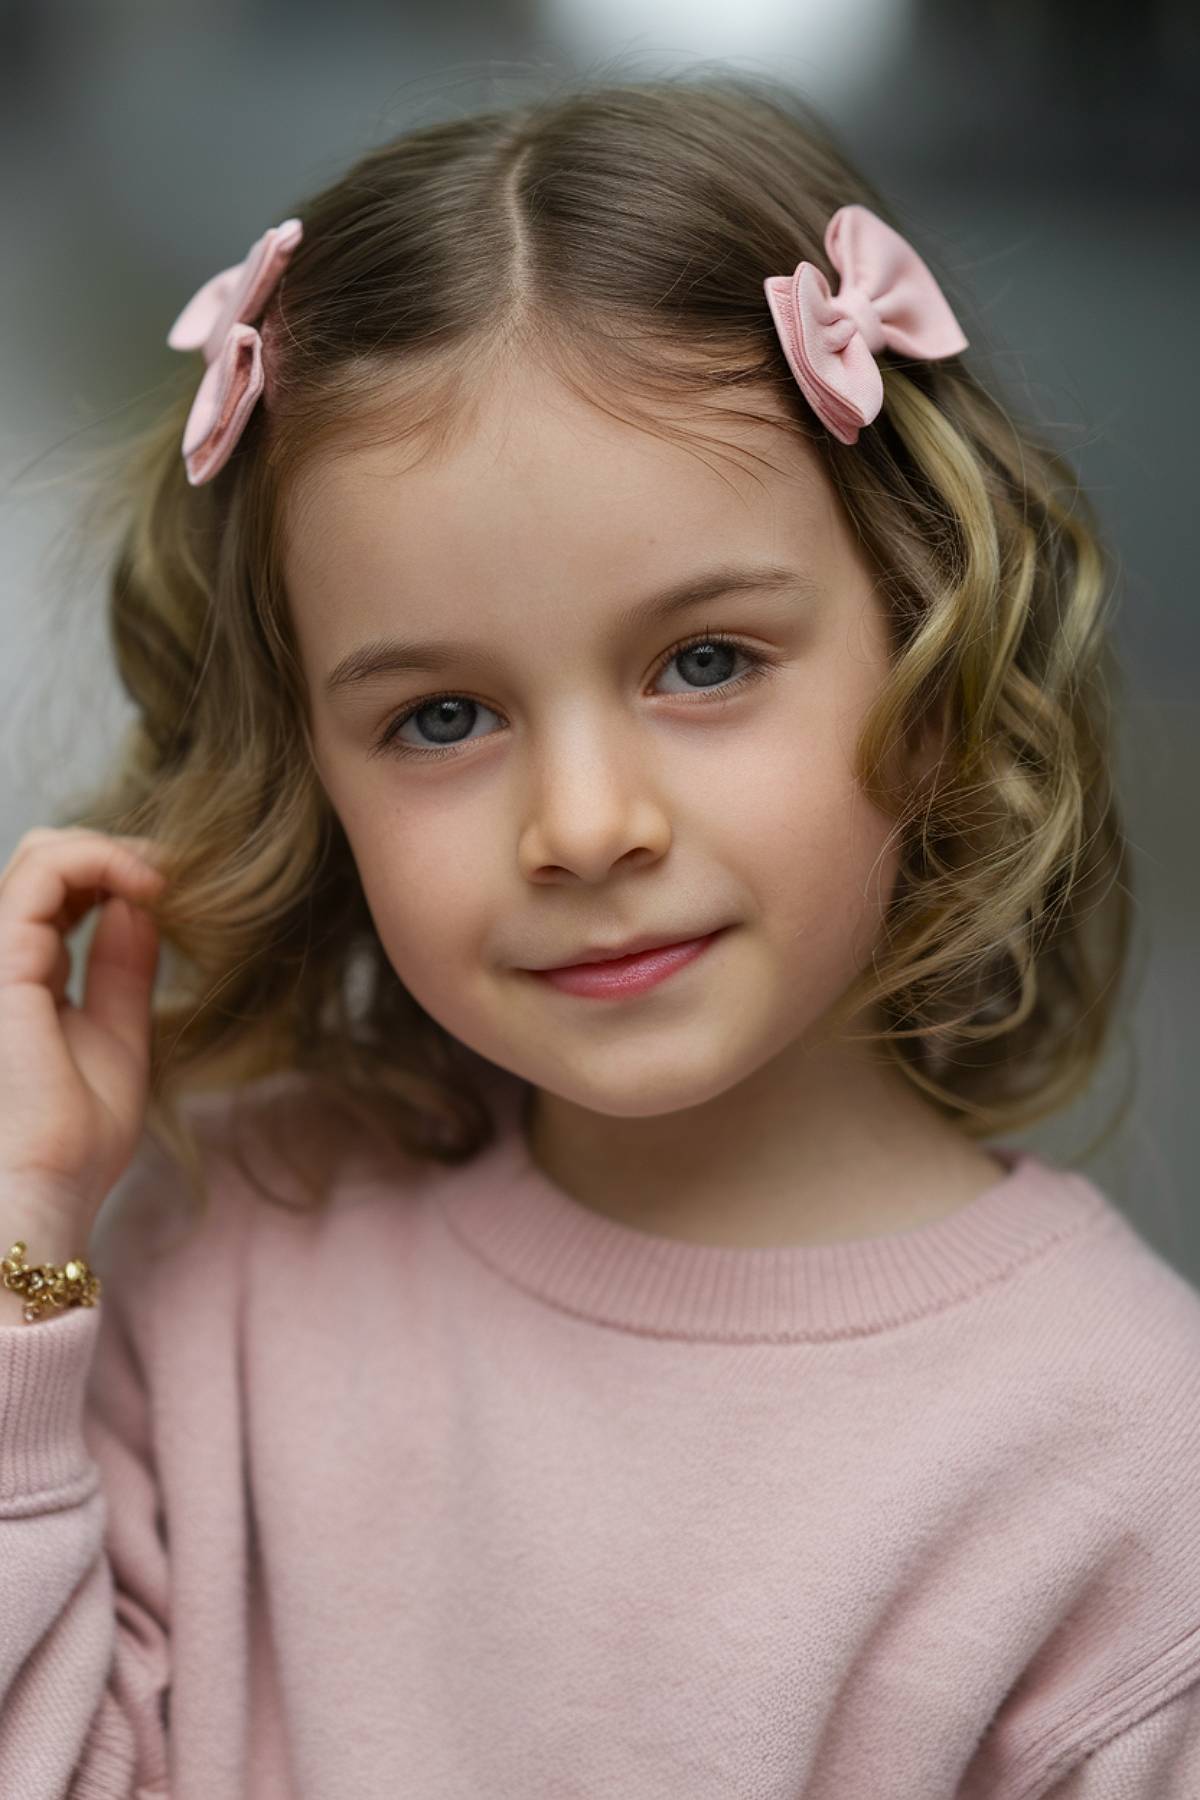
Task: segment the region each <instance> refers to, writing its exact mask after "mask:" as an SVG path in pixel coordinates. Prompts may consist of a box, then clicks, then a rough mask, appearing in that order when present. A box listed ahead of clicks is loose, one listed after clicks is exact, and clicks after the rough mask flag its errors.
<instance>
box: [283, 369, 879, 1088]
mask: <svg viewBox="0 0 1200 1800" xmlns="http://www.w3.org/2000/svg"><path fill="white" fill-rule="evenodd" d="M722 423H723V427H724V429H723V436H724V437H725V438H726V440H727V441H733V442H735V443H738V444H740V445H742V446H748V447H752V448H755V449H757V450H758V451H759V452H760V453H761V454H762V455H763V456H765V457H768V458H770V461H771V464H772V466H771V467H762V466H760V465H752V464H750V463H749V462H746V463H742V462H739V463H738V465H737V466H736V467H733V466H731V465H730V463H729V460H728V458H727V457H726V456H721V457H718V456H717V455H716V454H715V453H709V452H706V453H705V459H704V460H701V458H700V457H699V456H697V455H696V454H694V453H692V452H690V451H688V450H687V449H684V448H682V447H675V446H674V445H672V444H669V443H667V442H665V441H663V440H660V439H657V438H653V437H650V436H648V435H646V434H645V433H643V432H641V431H639V430H637V429H636V428H634V427H633V426H630V425H626V424H624V423H622V422H620V421H618V420H615V419H613V418H611V417H609V416H608V415H606V414H602V413H600V412H599V411H596V410H593V409H591V408H588V407H586V406H585V405H584V404H583V403H582V402H580V401H578V400H576V399H574V398H573V397H572V396H571V395H569V394H568V393H567V392H566V391H565V390H563V389H562V388H560V387H559V386H558V385H557V384H552V383H551V381H550V378H549V377H537V376H533V375H529V374H524V375H523V376H522V378H521V380H520V382H519V383H514V384H513V385H512V386H510V387H508V388H506V389H504V390H502V391H500V390H498V391H496V393H495V394H494V397H493V398H491V399H490V400H489V404H488V407H487V409H486V411H485V412H484V413H483V414H482V415H481V419H480V424H479V429H478V431H477V433H476V435H475V436H474V437H473V438H472V439H471V441H470V442H469V444H468V446H467V447H466V448H464V449H461V450H456V451H455V452H454V453H453V455H452V456H450V457H448V458H446V459H445V460H443V461H441V462H439V463H437V464H424V465H422V466H419V467H414V468H413V469H412V470H411V472H406V470H405V467H404V464H403V461H402V459H401V453H399V452H397V451H395V450H391V449H371V450H365V451H362V452H357V453H355V454H353V455H350V456H347V457H345V458H343V459H341V460H337V461H332V462H330V463H328V464H327V465H324V466H322V467H320V468H318V469H317V470H316V471H315V472H314V476H313V478H312V480H311V482H310V483H309V484H308V485H306V488H305V492H304V496H303V499H302V501H301V502H300V504H298V505H297V506H296V507H295V509H294V512H293V515H292V517H291V518H290V520H289V530H290V535H289V547H288V554H287V568H286V575H287V581H288V588H289V594H290V598H291V602H292V606H293V610H294V619H295V627H296V632H297V636H298V640H299V646H300V652H301V656H302V659H303V663H304V667H305V671H306V674H307V678H308V682H309V686H310V690H311V694H312V710H313V730H314V745H315V749H316V754H317V761H318V771H319V774H320V777H321V780H322V782H323V784H324V786H325V789H326V792H327V793H328V796H329V799H330V801H331V803H332V805H333V806H334V808H335V809H336V811H337V814H338V816H339V817H340V819H341V822H342V825H343V827H344V829H345V831H346V835H347V838H348V840H349V843H350V845H351V848H352V851H353V854H354V857H355V860H356V862H357V866H358V870H359V874H360V876H361V879H362V883H363V888H364V890H365V894H366V899H367V903H368V905H369V908H370V911H371V915H372V918H373V919H374V922H375V926H376V928H377V930H378V933H379V937H380V939H381V941H382V943H383V946H384V949H385V951H386V953H387V955H388V957H389V959H390V961H391V963H392V965H393V967H394V968H395V970H396V973H397V974H398V975H399V977H400V979H401V980H402V981H403V982H404V984H405V985H406V987H408V989H409V990H410V991H411V992H412V994H413V995H414V996H415V997H416V999H417V1000H418V1001H419V1002H420V1004H421V1005H422V1006H423V1007H424V1008H425V1009H426V1011H427V1012H429V1013H430V1014H432V1016H433V1017H434V1018H435V1019H437V1020H438V1021H439V1022H440V1023H441V1024H442V1025H443V1026H444V1027H445V1028H446V1029H447V1030H448V1031H449V1032H451V1033H452V1034H453V1035H454V1036H455V1037H456V1038H458V1039H460V1040H461V1041H462V1042H463V1043H465V1044H467V1045H469V1046H470V1048H472V1049H473V1050H475V1051H477V1052H478V1053H479V1054H480V1055H482V1056H484V1057H485V1058H487V1059H488V1060H489V1061H491V1062H493V1063H497V1064H499V1065H500V1066H501V1067H503V1068H506V1069H509V1070H511V1071H513V1072H514V1073H516V1074H517V1075H519V1076H521V1077H523V1078H525V1079H527V1080H529V1081H531V1082H533V1083H534V1084H535V1085H536V1086H537V1087H539V1088H542V1089H545V1090H547V1091H548V1092H550V1093H552V1094H556V1095H559V1096H561V1097H562V1098H563V1099H564V1100H567V1101H569V1102H573V1103H575V1104H577V1105H580V1106H583V1107H585V1108H588V1109H589V1110H591V1111H593V1112H597V1113H604V1114H609V1115H613V1116H624V1117H630V1118H632V1117H635V1116H645V1115H650V1114H661V1113H667V1112H672V1111H675V1110H676V1109H679V1108H683V1107H690V1106H694V1105H697V1104H699V1103H701V1102H703V1101H705V1100H709V1099H712V1098H714V1097H715V1096H717V1095H719V1094H721V1093H723V1092H725V1091H726V1090H729V1089H731V1088H733V1087H734V1086H735V1085H736V1084H738V1083H740V1082H742V1081H744V1080H746V1079H747V1077H749V1076H751V1075H753V1074H754V1073H755V1072H756V1071H760V1070H765V1069H766V1065H768V1064H769V1063H770V1062H771V1061H772V1060H773V1059H777V1058H780V1057H781V1056H782V1055H783V1053H784V1052H787V1051H789V1050H792V1049H799V1050H803V1048H804V1047H805V1046H806V1045H807V1044H808V1043H809V1042H810V1041H816V1039H817V1038H818V1036H819V1033H818V1030H817V1028H818V1025H819V1022H820V1020H821V1018H822V1015H823V1014H824V1013H825V1011H826V1009H827V1008H828V1007H829V1006H830V1005H831V1004H832V1003H833V1001H834V1000H836V998H837V997H838V996H839V995H840V994H841V992H842V991H843V989H844V988H845V987H846V986H847V984H848V983H849V982H850V980H851V979H852V977H853V976H854V975H855V974H856V973H857V972H858V970H859V969H860V968H861V967H862V966H863V965H864V963H866V962H868V961H869V958H870V954H871V949H872V945H873V943H874V941H875V939H876V936H877V933H878V928H879V923H880V919H881V917H882V914H883V912H884V909H885V908H886V905H887V901H888V897H889V895H890V893H891V890H892V885H893V881H894V878H895V873H896V846H895V844H894V842H893V840H892V835H891V824H890V821H889V820H888V819H887V818H886V817H884V816H882V815H880V814H879V813H877V812H876V811H875V810H874V809H873V808H872V807H871V806H870V805H868V803H867V801H866V800H865V798H864V797H863V796H862V794H861V793H860V792H859V791H858V790H857V788H856V785H855V782H854V779H853V776H852V773H851V758H852V754H853V750H854V745H855V741H856V738H857V735H858V730H859V725H860V722H861V720H862V719H863V717H864V714H865V713H866V711H867V709H868V707H869V705H870V703H871V700H872V698H873V696H874V695H875V694H876V692H877V690H878V688H879V685H880V683H881V682H882V680H883V679H884V676H885V674H886V671H887V666H888V651H887V631H886V623H885V617H884V613H883V610H882V606H881V604H880V601H879V598H878V596H877V595H876V593H875V591H874V589H873V585H872V574H871V570H870V567H869V565H868V563H867V561H866V559H865V556H864V554H863V553H862V552H861V549H860V547H859V545H858V543H857V541H856V539H855V538H854V536H853V533H852V531H851V529H850V527H849V526H848V524H847V522H846V520H845V517H844V515H843V513H842V510H841V508H840V506H839V504H838V502H837V500H836V498H835V496H834V493H833V490H832V488H831V487H830V486H829V484H828V481H827V479H826V477H825V476H824V473H823V471H822V470H821V468H820V465H819V463H818V461H817V458H816V456H815V454H814V453H813V452H812V451H811V450H810V449H809V448H808V447H807V446H806V445H803V444H801V443H794V444H786V445H785V444H783V443H782V441H781V440H780V438H779V437H778V435H777V434H775V433H773V432H771V431H770V430H769V428H767V427H765V426H759V425H746V424H744V423H741V422H738V421H733V420H731V421H729V424H728V426H727V427H725V422H724V421H723V422H722ZM716 441H717V440H714V443H716ZM410 460H411V459H410ZM752 469H753V471H754V472H753V473H751V470H752ZM756 571H757V572H758V573H757V575H756V573H755V572H756ZM688 585H694V586H695V587H696V588H697V589H700V588H701V587H703V588H704V589H705V590H706V591H705V594H704V597H703V598H702V599H697V600H695V601H694V602H693V603H691V604H687V605H683V604H681V603H677V604H676V605H674V606H673V607H671V608H670V609H669V610H668V608H667V605H666V600H665V598H664V596H666V595H667V593H668V592H669V591H675V592H676V594H678V591H679V590H681V589H682V588H684V587H685V586H688ZM722 590H724V591H722ZM717 633H719V634H723V636H724V637H725V638H727V639H728V642H725V643H719V644H717V645H715V646H714V645H713V644H712V641H711V637H710V634H717ZM431 640H436V645H437V648H436V651H435V650H434V649H433V648H432V647H431ZM385 641H390V643H391V645H392V648H391V649H390V650H388V651H387V653H386V654H384V653H383V646H384V644H385ZM706 645H708V647H707V648H706V647H705V646H706ZM423 647H424V648H423ZM339 671H340V675H339ZM406 715H407V716H406ZM385 738H386V739H387V741H386V742H385V741H384V740H385ZM439 752H440V753H439ZM719 926H722V927H727V929H726V930H724V931H723V933H722V935H721V936H720V937H719V938H718V939H717V940H716V942H715V943H714V944H713V945H712V946H711V947H710V948H709V950H708V951H707V952H706V954H705V955H704V956H702V957H701V958H700V959H699V960H698V961H696V962H694V963H693V964H691V965H690V966H689V967H687V968H685V969H683V970H681V971H680V972H678V973H676V974H674V975H673V976H671V977H670V978H669V979H668V980H666V981H664V982H662V983H661V984H659V985H658V986H657V987H653V988H651V989H649V990H648V991H646V992H644V993H642V994H640V995H638V996H636V997H633V998H628V999H622V1000H611V999H608V1000H597V999H594V998H584V997H579V996H576V995H572V994H567V993H563V992H561V991H559V990H558V989H556V988H555V987H554V986H553V985H551V984H550V983H549V982H547V981H546V980H545V979H544V978H543V977H540V976H538V975H536V974H533V973H531V972H530V970H531V969H532V968H534V967H537V966H539V965H540V966H542V967H543V968H544V967H546V966H549V965H559V964H563V963H570V962H574V961H579V960H580V959H581V958H582V957H583V955H584V953H585V952H586V951H587V950H588V949H589V948H590V947H592V946H595V945H600V944H604V945H610V944H616V943H624V942H626V941H628V940H630V939H633V938H639V937H643V936H648V935H653V936H654V937H656V938H658V939H686V938H693V937H697V936H700V935H702V934H704V933H707V932H710V931H712V930H713V929H714V928H716V927H719Z"/></svg>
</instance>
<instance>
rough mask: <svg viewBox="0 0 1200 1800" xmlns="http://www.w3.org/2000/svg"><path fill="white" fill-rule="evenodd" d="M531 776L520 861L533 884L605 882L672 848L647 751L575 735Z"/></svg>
mask: <svg viewBox="0 0 1200 1800" xmlns="http://www.w3.org/2000/svg"><path fill="white" fill-rule="evenodd" d="M570 735H571V742H570V744H569V745H567V744H565V743H562V742H561V741H560V743H559V745H558V747H557V750H553V749H550V748H547V751H546V753H545V755H544V756H543V758H542V760H541V761H540V763H539V764H538V766H537V768H536V770H535V771H534V774H533V778H532V781H531V784H530V798H529V801H528V805H527V810H526V813H525V818H524V822H523V824H522V827H521V831H520V836H519V844H518V860H519V862H520V866H521V872H522V874H523V875H524V876H525V877H526V878H527V879H528V880H530V881H553V880H556V879H560V878H561V877H563V876H574V877H575V878H576V879H577V880H579V881H586V882H589V883H598V882H603V881H605V880H606V879H607V878H608V876H609V875H610V873H611V871H612V870H613V868H614V867H615V866H616V865H617V864H618V863H621V862H629V863H630V864H631V865H633V864H640V863H643V862H655V861H657V860H658V858H659V857H661V856H662V855H664V854H665V852H666V850H667V848H668V846H669V845H670V842H671V822H670V816H669V811H668V807H667V805H666V802H665V798H664V797H663V796H662V795H661V794H659V793H658V792H656V787H655V781H654V776H653V773H652V771H651V770H650V769H649V768H648V766H647V762H646V758H645V755H644V746H639V745H637V744H636V743H633V742H629V743H619V742H614V741H613V733H612V732H611V731H610V732H609V733H608V735H607V737H605V738H604V739H601V738H600V736H599V734H598V733H597V732H589V733H588V737H587V742H586V744H585V742H584V741H583V738H582V735H581V733H580V732H579V731H576V732H573V733H572V734H570Z"/></svg>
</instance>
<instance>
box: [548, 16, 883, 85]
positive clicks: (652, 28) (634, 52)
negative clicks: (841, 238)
mask: <svg viewBox="0 0 1200 1800" xmlns="http://www.w3.org/2000/svg"><path fill="white" fill-rule="evenodd" d="M541 22H542V23H543V24H544V26H545V29H546V30H547V31H548V32H549V33H551V34H553V36H554V37H555V38H556V39H558V40H559V41H561V42H564V43H566V44H568V45H569V47H570V48H571V50H572V51H573V52H575V54H576V55H584V56H588V57H597V56H612V55H619V56H622V57H626V56H628V57H632V58H633V59H634V60H636V62H637V65H638V68H637V71H636V74H642V73H653V72H654V68H655V67H657V68H660V69H663V70H665V69H670V68H675V67H678V66H679V64H680V63H681V62H682V61H685V60H690V59H691V58H692V57H697V56H698V57H722V58H726V59H728V60H729V61H731V62H732V63H734V64H735V65H736V64H739V63H743V62H745V63H747V65H750V64H752V63H753V62H756V61H762V62H764V63H765V64H766V67H767V68H768V69H769V70H770V71H771V72H772V73H777V74H779V75H780V77H781V78H782V79H784V80H787V79H788V78H789V76H790V77H791V78H793V79H795V80H796V81H797V82H798V84H799V85H800V86H801V87H803V88H804V89H805V90H806V91H807V92H809V93H810V94H812V95H813V97H815V98H819V99H820V100H821V101H822V103H828V102H829V101H830V100H837V99H839V98H843V97H846V96H848V95H849V94H851V93H852V92H853V91H854V89H855V88H857V87H858V86H860V85H861V84H864V83H866V82H868V81H869V80H870V78H871V77H872V76H873V74H874V73H875V71H876V69H877V67H879V66H880V65H882V64H885V63H887V62H890V61H891V60H892V58H893V56H894V54H895V53H896V51H897V49H898V48H899V45H900V44H901V42H902V41H903V39H904V38H905V37H906V35H907V34H908V32H909V30H910V28H911V0H737V3H736V4H731V3H730V0H542V21H541ZM646 65H652V66H651V67H649V68H647V66H646ZM748 72H750V73H753V68H752V67H748ZM618 78H620V77H618ZM634 78H636V75H635V77H634Z"/></svg>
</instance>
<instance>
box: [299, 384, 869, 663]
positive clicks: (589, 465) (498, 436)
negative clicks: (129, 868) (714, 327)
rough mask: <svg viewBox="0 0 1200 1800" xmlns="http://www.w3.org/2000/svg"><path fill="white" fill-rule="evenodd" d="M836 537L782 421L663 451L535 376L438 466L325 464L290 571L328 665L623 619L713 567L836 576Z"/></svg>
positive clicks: (729, 421)
mask: <svg viewBox="0 0 1200 1800" xmlns="http://www.w3.org/2000/svg"><path fill="white" fill-rule="evenodd" d="M764 410H767V405H766V403H764ZM680 430H682V432H683V434H684V435H683V440H682V441H677V439H676V438H675V437H674V436H673V435H672V432H673V431H680ZM836 529H837V523H836V519H835V517H834V499H833V494H832V489H831V488H830V486H829V483H828V479H827V477H826V476H825V475H824V472H823V470H822V469H821V467H820V463H819V459H818V457H817V455H816V452H815V451H814V450H813V449H812V448H811V446H808V445H806V444H804V443H803V441H802V440H799V439H798V438H796V437H795V436H794V435H793V436H791V437H787V436H785V434H784V433H783V432H781V431H780V430H779V429H777V428H776V427H775V426H774V425H773V424H772V423H769V422H768V423H763V422H761V421H758V420H746V419H743V418H740V417H738V416H737V415H735V414H733V413H732V412H730V411H728V410H727V409H724V408H722V409H720V410H719V411H717V410H714V412H713V413H712V415H711V416H708V417H706V418H705V419H704V420H703V421H696V420H694V419H692V418H689V419H688V420H687V421H686V422H684V421H674V420H667V421H665V431H664V433H663V435H659V434H658V433H657V432H656V431H652V430H648V429H646V427H645V426H644V425H642V424H638V423H632V422H630V420H629V419H628V418H625V417H622V416H620V415H619V414H618V415H614V413H613V412H609V411H606V410H604V409H603V408H602V407H601V406H599V405H596V404H592V403H589V402H587V401H585V400H583V399H581V398H580V397H579V396H578V395H576V394H575V393H573V392H572V391H571V390H570V389H568V388H566V387H564V386H563V385H562V384H560V383H558V382H556V381H554V380H553V379H552V378H550V377H537V376H533V375H530V376H527V377H525V378H523V379H522V380H520V381H515V380H514V381H510V382H507V383H505V384H502V385H500V386H499V387H497V388H496V389H495V390H493V391H492V392H490V393H489V394H488V395H487V397H486V398H485V399H484V400H482V401H481V402H480V403H479V404H478V405H477V406H476V407H475V408H474V409H473V411H472V413H471V417H470V428H469V429H463V430H459V431H458V432H456V434H455V436H454V438H453V439H452V440H451V441H450V442H449V444H448V445H446V446H444V447H442V448H440V449H439V450H438V452H437V453H436V454H430V453H428V452H427V451H424V450H422V448H421V447H419V446H414V445H412V444H403V443H401V444H370V445H365V446H362V447H350V448H347V449H344V450H342V451H341V452H340V453H338V454H336V455H333V456H330V457H329V458H328V459H327V460H324V461H314V462H313V464H312V465H310V467H309V469H308V470H307V471H306V472H305V476H304V478H303V481H302V484H301V485H300V487H299V488H298V489H297V490H296V494H295V497H294V499H293V502H292V504H291V506H290V507H289V510H288V514H287V524H286V531H285V569H284V573H285V579H286V584H287V589H288V595H289V600H290V602H291V606H292V610H293V614H294V619H295V624H296V629H297V632H298V634H299V636H300V638H301V642H302V645H305V644H306V645H307V647H308V648H309V649H310V650H311V652H312V654H313V655H314V656H317V655H318V654H319V655H326V654H327V653H328V652H330V651H332V650H335V649H336V650H337V652H338V653H341V651H343V650H344V649H345V647H346V646H347V644H348V643H349V642H351V641H355V642H357V641H358V639H359V638H361V637H363V636H365V635H367V634H368V633H370V632H373V631H385V630H388V629H390V628H391V627H393V626H395V625H396V624H404V625H417V624H432V623H435V622H436V623H446V624H449V625H461V624H463V623H464V622H467V621H469V622H470V623H471V624H472V625H483V626H484V627H487V626H489V625H492V626H496V627H499V626H501V625H503V624H504V623H505V622H506V621H511V619H512V617H513V616H515V615H514V608H516V609H518V612H519V610H520V609H521V608H529V607H531V606H532V605H534V604H536V603H540V604H542V605H545V606H551V605H554V606H561V605H562V604H563V603H564V602H567V601H569V602H570V603H571V604H572V605H574V606H580V605H585V606H586V605H587V604H589V602H590V601H592V600H594V601H595V603H596V604H597V605H601V604H609V603H611V604H612V605H614V606H620V605H621V604H622V603H624V602H625V601H627V600H628V599H629V598H630V597H631V596H632V595H637V594H642V593H645V592H647V591H649V590H651V589H654V588H657V587H665V586H666V585H668V584H669V583H670V582H671V581H672V580H677V579H678V578H679V576H680V574H681V573H686V572H688V570H691V569H695V568H697V567H699V566H700V565H702V564H704V563H705V562H716V561H734V560H737V559H739V558H746V559H750V558H755V559H757V560H759V561H783V560H785V559H786V558H788V557H790V558H791V559H792V560H793V562H798V563H800V564H801V566H806V567H808V568H810V569H811V570H812V572H813V573H814V574H820V573H822V565H823V564H824V565H825V572H827V565H828V559H829V555H830V553H831V551H832V550H833V548H834V543H833V535H834V533H835V532H836ZM681 564H686V568H681Z"/></svg>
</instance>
